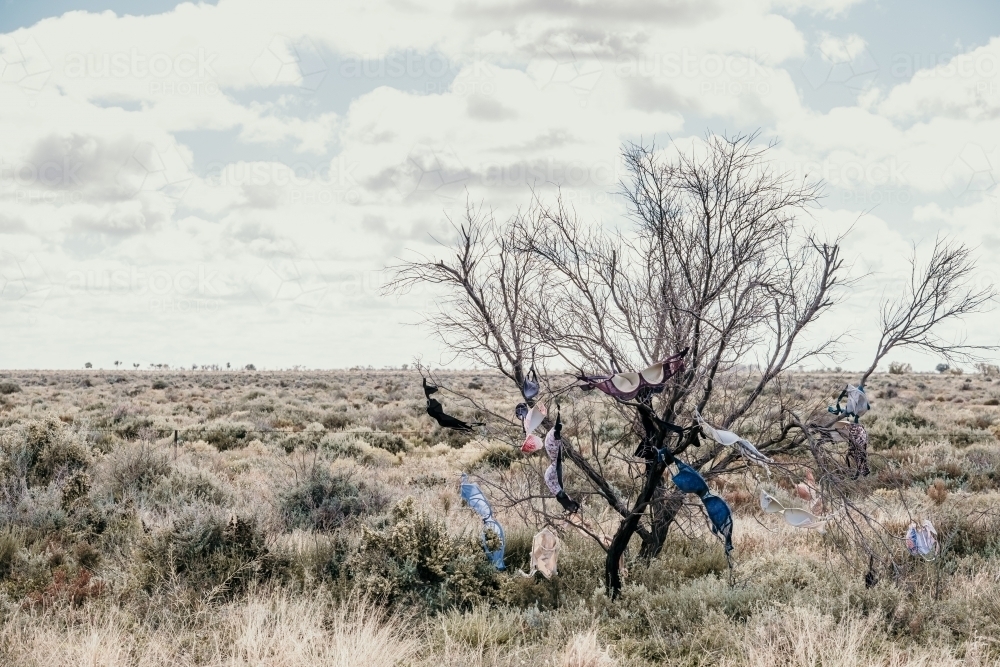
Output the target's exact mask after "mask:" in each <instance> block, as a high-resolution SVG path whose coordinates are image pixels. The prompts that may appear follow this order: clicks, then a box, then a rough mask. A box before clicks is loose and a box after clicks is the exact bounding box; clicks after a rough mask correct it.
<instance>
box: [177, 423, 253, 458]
mask: <svg viewBox="0 0 1000 667" xmlns="http://www.w3.org/2000/svg"><path fill="white" fill-rule="evenodd" d="M251 430H252V429H251V427H250V426H247V425H246V424H233V423H227V422H219V423H216V424H211V425H209V426H207V427H205V428H204V429H198V430H193V429H192V430H190V431H189V432H188V434H187V439H188V440H191V439H202V440H204V441H205V442H207V443H208V444H210V445H212V446H213V447H215V448H216V449H218V450H219V451H220V452H224V451H226V450H228V449H240V448H242V447H246V445H247V444H248V443H249V442H250V437H249V436H250V432H251Z"/></svg>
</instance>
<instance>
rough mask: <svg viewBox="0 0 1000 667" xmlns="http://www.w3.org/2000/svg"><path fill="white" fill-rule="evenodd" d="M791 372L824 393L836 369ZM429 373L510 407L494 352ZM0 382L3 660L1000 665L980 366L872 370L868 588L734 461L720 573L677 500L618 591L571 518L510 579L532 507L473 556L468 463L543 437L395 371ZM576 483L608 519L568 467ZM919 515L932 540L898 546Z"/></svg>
mask: <svg viewBox="0 0 1000 667" xmlns="http://www.w3.org/2000/svg"><path fill="white" fill-rule="evenodd" d="M789 377H790V378H791V382H792V383H793V384H794V385H795V386H796V388H797V390H798V391H799V392H801V393H802V394H805V395H807V396H809V397H814V398H815V401H816V404H817V405H825V404H826V403H831V402H832V401H833V399H834V398H835V397H836V394H837V393H839V391H840V389H841V388H842V387H843V385H844V384H845V383H847V382H848V381H850V380H851V379H852V377H853V376H852V375H849V374H847V373H834V372H825V373H797V374H795V373H793V374H791V375H790V376H789ZM439 379H441V380H442V381H443V382H442V383H443V384H444V385H446V386H448V387H452V388H454V389H455V390H456V391H458V390H460V391H461V393H464V394H467V395H469V396H470V397H472V398H475V399H476V400H477V402H479V403H481V404H484V405H488V406H490V409H491V410H493V411H494V412H496V413H497V414H500V415H506V414H508V413H511V412H512V409H513V404H514V403H515V402H516V400H517V399H516V398H515V397H514V394H513V392H512V391H510V388H511V387H510V385H509V383H507V384H505V383H504V382H503V381H501V379H500V378H497V377H495V376H493V375H490V374H488V373H483V372H480V373H476V372H472V371H469V372H451V373H445V374H442V375H440V376H439ZM0 392H2V393H0V471H2V494H3V495H2V496H0V618H2V623H0V663H2V664H4V665H12V666H13V665H18V666H20V665H25V666H27V665H37V666H46V667H48V666H55V665H94V666H97V665H101V666H124V665H135V666H136V667H147V666H149V667H152V666H154V665H156V666H160V665H164V666H166V665H172V666H173V665H177V666H181V665H183V666H187V665H220V666H221V665H261V666H263V665H275V666H288V667H291V666H298V665H303V666H305V665H343V666H347V665H351V666H352V667H367V666H369V665H370V666H375V665H379V666H381V665H435V666H436V667H445V666H452V665H453V666H455V667H458V666H462V667H466V666H471V665H476V666H478V665H491V666H492V665H497V666H499V665H504V666H508V665H510V666H516V665H553V666H555V665H561V666H566V667H585V666H587V667H597V666H605V665H607V666H610V665H623V666H624V665H647V664H666V665H707V664H713V665H736V664H759V665H764V664H767V665H803V666H805V665H894V666H895V665H899V666H902V665H928V666H929V665H987V664H998V663H1000V443H998V442H997V434H998V432H1000V431H998V425H1000V407H998V404H1000V379H997V378H994V377H988V376H984V375H982V374H965V375H957V374H950V373H949V374H940V375H939V374H918V373H907V374H899V375H889V374H884V373H880V374H877V375H875V376H873V378H872V381H871V383H870V386H869V394H870V395H871V396H872V402H873V406H874V407H873V409H872V412H871V413H870V414H869V415H868V416H866V417H865V420H864V421H865V422H866V424H867V425H868V430H869V433H870V437H871V443H870V459H871V461H870V462H871V467H872V475H871V476H870V478H869V480H870V481H869V482H868V483H869V484H871V487H870V489H869V491H870V497H871V498H875V499H879V502H880V505H879V506H880V508H881V510H880V514H879V515H878V516H879V520H880V522H881V524H882V527H883V528H884V531H885V534H886V535H888V536H890V537H889V539H891V540H893V542H892V544H893V545H894V546H893V547H892V548H893V549H895V550H896V551H897V552H898V558H897V559H896V561H895V562H898V563H903V564H904V566H902V567H898V568H897V571H895V572H891V573H882V575H881V576H880V578H879V581H878V582H877V583H875V585H873V586H871V587H866V585H865V581H864V577H865V570H864V569H863V568H861V569H858V568H857V567H854V566H853V565H852V563H853V562H854V561H852V560H850V559H849V558H845V554H844V552H843V550H842V548H841V546H842V545H839V544H838V541H837V534H836V531H823V532H821V531H815V530H804V529H798V528H794V527H792V526H789V525H786V524H784V523H783V522H780V521H778V520H775V519H776V517H775V516H774V515H765V514H763V513H762V512H761V510H760V507H759V506H758V504H757V493H758V491H759V488H761V487H762V486H763V487H764V488H767V489H769V490H770V491H771V492H773V493H774V494H776V495H778V496H779V497H780V498H782V500H783V501H784V502H788V503H792V504H794V502H795V498H794V493H793V492H792V491H793V489H792V487H789V486H788V485H787V484H784V488H783V483H782V482H781V481H780V480H778V479H770V477H769V476H768V475H766V474H764V473H763V472H762V471H760V470H756V469H752V470H748V471H747V473H746V474H745V475H744V477H743V480H742V482H741V483H733V482H732V481H731V480H730V481H727V483H726V485H725V488H716V489H714V490H715V491H716V492H717V493H719V494H720V495H722V496H723V497H724V498H725V499H726V500H727V501H728V502H729V504H730V505H731V506H732V507H733V508H734V513H735V517H734V518H735V533H734V544H735V550H734V552H733V568H732V570H730V568H729V567H728V566H727V562H726V559H725V558H724V554H723V550H722V546H721V544H720V543H719V541H718V540H717V539H716V538H715V537H714V536H713V535H712V534H711V533H710V531H709V529H708V526H707V523H706V522H705V521H704V519H703V518H701V515H700V514H699V513H698V509H697V508H696V507H693V508H691V510H690V512H691V514H690V520H689V521H687V522H686V523H684V524H678V526H677V529H676V530H673V531H672V533H671V536H670V537H669V539H668V543H667V545H666V547H665V548H664V550H663V552H662V553H661V554H660V556H659V557H658V558H656V559H653V560H652V561H651V562H643V561H641V560H640V559H639V558H638V555H637V554H636V553H635V550H634V549H633V550H631V551H630V552H629V554H628V555H627V559H628V562H627V567H628V577H627V579H626V581H625V587H624V590H623V594H622V596H621V598H620V599H618V600H616V601H611V600H609V599H608V598H607V597H606V595H605V592H604V585H603V565H604V552H603V551H602V549H601V548H600V546H599V545H598V544H597V543H596V542H595V541H593V540H588V539H585V538H584V537H582V536H580V535H579V534H577V533H576V532H575V531H573V530H572V529H570V527H569V526H567V525H565V524H560V525H555V526H554V527H553V528H554V529H555V530H557V531H558V532H559V534H560V537H561V545H560V553H559V563H558V572H559V573H558V574H557V575H556V576H554V577H553V578H552V579H550V580H547V579H545V578H543V577H542V576H541V575H539V574H535V575H533V576H531V577H529V576H525V575H524V574H523V573H522V572H521V571H523V572H526V571H528V569H529V559H530V549H531V539H532V535H533V534H534V533H535V532H536V531H537V530H538V529H539V528H540V526H538V525H530V524H529V523H528V522H527V521H526V520H525V518H524V515H523V514H521V513H519V512H517V511H515V509H505V508H503V507H501V506H498V507H497V508H496V509H497V516H498V518H499V520H500V521H501V523H502V524H503V525H504V527H505V529H506V534H507V558H506V561H507V570H506V571H505V572H496V571H494V570H493V569H492V567H490V565H489V563H488V561H487V560H486V558H485V556H484V554H483V551H482V548H481V546H480V543H479V539H480V538H479V533H480V530H481V524H480V523H479V521H478V518H477V517H476V516H475V515H474V514H473V513H472V512H471V511H470V510H469V509H468V508H467V507H465V506H463V503H462V501H461V499H460V496H459V493H458V483H459V477H460V475H461V473H463V472H465V473H470V474H472V475H479V476H482V477H483V478H484V479H485V480H490V479H497V478H498V477H501V476H503V475H506V474H512V473H513V472H514V471H517V470H518V469H519V468H523V467H528V468H531V469H535V468H537V470H538V471H539V472H540V471H541V470H542V469H543V468H544V466H545V465H547V460H545V459H544V453H543V455H542V456H541V457H539V456H538V455H535V456H534V457H529V456H526V455H523V454H521V453H520V452H518V451H516V450H515V449H514V448H512V447H510V446H509V445H508V444H506V443H504V442H499V441H497V440H495V439H489V438H487V437H485V436H483V435H481V434H477V435H473V436H468V435H461V434H459V435H456V434H454V433H451V432H446V431H442V430H441V429H439V428H438V427H437V426H436V425H434V423H433V422H432V421H431V420H430V419H429V418H428V417H427V415H426V414H425V413H424V397H423V394H422V392H421V389H420V376H419V375H418V374H417V373H416V372H414V371H412V370H409V371H407V370H382V371H372V370H367V371H366V370H352V371H328V372H318V371H317V372H290V371H289V372H281V371H269V372H247V371H240V372H221V371H134V372H132V371H130V372H112V371H51V372H50V371H32V372H27V371H5V372H2V373H0ZM444 400H445V402H446V405H449V404H450V405H451V406H453V407H454V408H455V411H456V412H457V414H459V416H463V417H465V418H468V419H473V418H475V416H476V415H475V412H474V411H471V410H469V409H466V408H464V407H462V403H461V402H460V401H458V400H457V399H456V398H452V397H450V396H449V397H447V398H445V399H444ZM567 413H568V411H567V410H566V409H565V408H564V415H565V414H567ZM567 421H569V420H567ZM567 429H568V431H569V435H570V436H572V429H573V425H572V424H571V423H568V425H567ZM175 431H176V437H175ZM566 487H567V488H568V490H570V492H571V493H575V494H576V495H577V496H578V497H580V498H581V499H582V501H583V504H584V514H585V515H587V516H588V517H589V518H590V520H591V521H593V522H594V523H596V524H600V525H605V526H607V527H609V528H613V526H614V524H615V523H616V521H615V519H614V518H613V517H612V516H610V514H609V512H608V510H607V507H606V505H604V506H602V502H601V499H600V498H599V497H596V496H593V495H588V494H587V487H586V484H585V483H584V481H583V480H582V479H581V478H580V477H579V476H578V475H577V473H576V471H575V470H574V469H573V468H572V466H568V467H567V472H566ZM489 488H490V487H488V486H484V490H486V492H487V494H488V495H489ZM498 505H499V504H498ZM923 518H928V519H931V520H932V521H933V522H934V524H935V526H936V527H937V530H938V535H939V541H940V544H941V553H940V555H939V556H938V557H937V558H936V559H935V560H933V561H924V560H922V559H919V558H914V557H911V556H909V555H908V554H906V553H905V547H904V544H903V540H902V536H903V534H904V532H905V530H906V527H907V525H908V524H909V522H910V521H911V520H916V519H923ZM918 522H919V521H918Z"/></svg>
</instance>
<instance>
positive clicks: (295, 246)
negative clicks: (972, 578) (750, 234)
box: [0, 0, 1000, 370]
mask: <svg viewBox="0 0 1000 667" xmlns="http://www.w3.org/2000/svg"><path fill="white" fill-rule="evenodd" d="M754 131H758V132H759V133H760V141H761V142H769V141H775V142H777V144H776V147H775V148H774V149H773V150H772V152H771V157H772V159H773V161H774V165H775V166H776V167H778V168H780V169H782V170H784V171H787V172H789V173H791V174H793V175H798V176H808V177H809V178H815V179H821V180H822V181H823V182H824V185H825V192H826V196H825V198H824V199H823V200H822V205H821V206H820V207H818V208H816V209H813V210H810V211H809V212H808V214H807V216H806V219H805V220H804V221H803V224H804V225H806V226H807V227H809V228H811V229H817V230H820V231H822V232H823V233H825V234H828V235H834V234H839V233H843V232H849V233H848V235H847V237H846V240H845V242H844V250H843V255H844V257H845V259H846V261H847V264H848V267H849V270H850V272H851V274H852V275H854V276H863V277H864V279H863V280H861V281H860V282H859V283H858V285H857V286H856V287H855V288H854V289H853V290H852V291H851V293H850V294H845V295H844V301H843V303H842V304H841V305H839V306H838V307H837V309H836V310H835V311H834V312H832V313H831V314H830V316H829V317H828V318H827V320H826V321H825V323H824V324H822V325H821V327H820V328H821V329H822V331H823V332H832V333H844V334H845V338H844V344H843V345H842V346H841V348H840V349H839V351H838V353H837V355H836V356H835V357H833V358H831V359H828V360H824V361H822V363H821V364H820V365H825V366H831V367H832V366H834V365H838V366H843V367H844V368H861V367H864V366H867V364H868V360H869V359H870V358H871V356H872V354H873V352H874V348H875V344H876V339H877V333H878V332H877V330H876V328H877V322H876V318H877V309H878V303H879V300H880V299H881V298H883V297H884V296H892V295H893V294H896V293H898V292H899V290H900V289H901V285H902V282H901V281H903V280H905V279H906V277H907V273H906V272H907V263H906V261H907V257H908V256H909V255H910V253H911V252H912V250H913V248H914V247H916V250H917V252H918V254H919V253H926V252H927V251H929V249H930V246H931V245H932V244H933V241H934V239H935V237H936V236H938V235H946V236H949V237H952V238H956V239H960V240H961V241H963V242H965V243H967V244H969V245H970V246H972V247H974V248H975V253H976V256H977V259H978V271H977V275H976V276H975V278H974V281H975V284H976V285H989V284H991V283H997V282H1000V226H998V215H1000V188H997V187H996V186H997V183H998V181H1000V3H995V2H985V1H983V2H972V1H965V2H961V1H959V2H951V3H941V2H929V1H925V0H918V1H911V2H905V3H904V2H902V1H901V0H900V1H896V0H886V1H882V2H877V1H876V2H872V1H866V0H817V1H815V2H809V1H807V0H747V1H743V0H725V1H724V0H715V1H712V0H708V1H705V0H678V1H674V2H648V1H647V0H641V1H640V0H623V1H619V2H606V1H600V2H598V1H595V0H514V1H506V2H498V1H495V0H455V1H449V0H437V1H433V2H428V1H426V0H405V1H401V0H389V1H386V0H358V1H354V0H338V1H337V2H325V1H322V0H283V1H282V2H263V1H261V0H219V2H217V3H211V4H210V3H201V4H191V3H182V4H178V3H176V2H172V1H169V0H151V1H148V2H136V1H134V0H133V1H130V2H125V1H124V0H118V1H113V2H112V1H105V2H99V1H93V2H84V1H77V0H48V1H45V2H38V1H35V2H30V1H27V0H0V368H81V367H83V365H84V364H85V363H87V362H90V363H92V364H93V365H94V367H98V368H112V367H114V366H113V364H114V362H115V361H119V362H122V363H123V364H124V365H125V367H129V368H130V367H133V365H135V364H138V365H139V367H142V368H146V367H148V366H149V364H152V363H167V364H170V365H171V366H173V367H184V366H190V365H192V364H198V365H203V364H219V365H225V364H226V363H231V364H232V365H233V366H243V365H245V364H248V363H253V364H254V365H255V366H257V367H258V368H290V367H295V366H301V367H304V368H346V367H352V366H369V365H370V366H374V367H376V368H380V367H384V366H399V365H401V364H405V363H413V362H414V360H417V359H419V360H421V361H423V362H424V363H431V364H434V365H438V364H441V363H444V362H448V361H449V357H448V355H447V354H446V351H444V350H443V349H441V346H440V344H439V343H437V342H436V341H435V340H434V339H433V338H432V337H431V336H430V335H429V332H428V331H427V330H426V329H425V328H423V327H421V326H419V322H420V320H421V318H422V316H423V314H425V313H426V312H427V311H428V309H429V308H431V307H433V300H434V294H433V293H430V292H426V291H424V292H422V291H416V292H414V293H411V294H408V295H405V296H403V297H395V296H384V295H383V294H382V290H381V288H382V286H383V285H384V283H385V281H386V276H387V273H386V267H387V266H389V265H391V264H392V263H393V262H395V261H397V260H398V258H401V257H410V256H413V253H417V252H424V253H434V252H436V250H435V245H434V244H435V239H447V238H449V234H450V229H451V228H450V226H449V218H454V217H455V216H457V215H461V212H462V210H463V207H464V205H465V203H466V201H467V199H468V200H471V201H474V202H483V203H485V204H486V205H487V206H488V207H489V208H492V209H493V210H494V211H495V213H496V215H497V217H499V218H503V217H506V216H508V215H510V214H512V213H513V212H514V211H515V210H516V209H517V207H519V206H524V205H525V204H527V203H528V202H529V200H530V197H531V188H534V189H535V190H536V191H537V192H538V193H539V194H540V196H542V197H543V198H544V197H552V196H554V194H555V192H556V191H557V189H561V191H562V193H563V197H564V198H565V199H566V200H567V201H569V202H570V203H572V204H573V205H574V206H575V208H576V210H577V211H578V213H579V214H580V215H581V217H584V218H586V219H588V220H590V221H592V222H593V224H596V225H608V226H614V225H623V224H626V223H625V222H624V215H623V214H624V208H623V206H622V204H621V202H620V200H619V199H618V198H616V197H615V196H614V191H615V190H616V183H617V181H618V179H619V178H620V176H621V166H620V162H619V152H620V149H621V146H622V144H623V142H627V141H651V140H655V141H656V142H657V143H658V144H660V145H670V144H671V143H672V142H674V143H676V144H677V145H679V146H686V145H690V144H691V142H693V141H696V140H698V138H700V137H704V136H705V134H706V133H707V132H715V133H730V134H732V133H738V132H754ZM997 331H1000V311H996V310H994V311H990V312H987V313H984V314H981V315H977V316H974V317H972V318H969V319H968V320H967V321H965V322H964V323H963V324H962V326H960V327H957V328H953V329H950V330H949V331H948V335H950V336H954V337H965V338H966V339H967V340H968V341H969V342H973V343H978V344H984V345H991V344H997V343H1000V336H998V334H997V333H996V332H997ZM887 361H901V362H910V363H912V364H913V365H914V367H915V368H917V369H918V370H930V369H931V368H933V366H934V365H935V364H936V363H937V362H938V361H939V360H938V359H935V358H933V357H928V356H926V355H921V354H918V353H915V352H912V351H900V352H899V353H895V354H893V355H891V358H890V359H887ZM458 365H461V364H460V363H459V364H458Z"/></svg>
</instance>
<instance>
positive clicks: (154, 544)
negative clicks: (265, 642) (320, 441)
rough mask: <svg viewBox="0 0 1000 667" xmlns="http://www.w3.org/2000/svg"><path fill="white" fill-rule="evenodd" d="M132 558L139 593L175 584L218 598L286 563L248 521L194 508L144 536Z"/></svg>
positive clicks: (263, 578) (215, 509)
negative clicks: (272, 551)
mask: <svg viewBox="0 0 1000 667" xmlns="http://www.w3.org/2000/svg"><path fill="white" fill-rule="evenodd" d="M136 556H137V559H136V565H135V567H136V569H137V572H136V581H137V582H138V583H139V585H140V587H141V588H142V589H143V590H146V591H147V592H152V591H154V590H156V589H157V588H158V587H160V586H162V585H164V584H166V583H168V582H169V583H181V584H183V585H186V586H187V587H189V589H191V590H192V591H195V592H197V593H198V594H199V595H207V596H209V597H219V598H228V597H231V596H232V595H233V594H235V593H238V592H240V591H242V590H245V589H246V587H247V586H248V585H250V584H251V583H252V582H255V581H256V582H261V581H266V580H269V579H271V578H273V577H274V576H275V575H277V574H280V573H281V572H282V571H283V569H284V567H285V565H287V563H286V562H285V561H284V559H281V558H278V557H277V556H275V555H274V554H272V553H271V551H270V550H269V549H268V547H267V545H266V544H265V540H264V532H263V531H262V530H261V528H260V526H259V525H258V524H257V522H256V521H255V520H254V519H252V518H248V517H241V516H238V515H233V514H229V513H228V512H227V511H225V510H223V509H221V508H218V507H213V506H206V505H200V504H197V505H188V506H187V507H184V508H183V509H182V510H181V512H180V513H179V514H178V515H177V516H175V517H174V518H173V520H172V522H171V523H170V525H169V526H167V527H165V528H161V529H159V530H154V531H151V532H149V533H148V534H146V535H144V537H143V539H142V540H141V542H140V544H139V546H138V548H137V549H136Z"/></svg>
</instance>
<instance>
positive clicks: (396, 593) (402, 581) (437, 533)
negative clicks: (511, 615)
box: [349, 498, 499, 610]
mask: <svg viewBox="0 0 1000 667" xmlns="http://www.w3.org/2000/svg"><path fill="white" fill-rule="evenodd" d="M349 569H350V572H351V576H352V577H353V579H354V582H355V585H356V586H357V587H358V588H360V589H361V590H362V591H363V592H365V593H366V594H368V595H371V596H373V597H375V598H377V599H380V600H383V601H385V602H387V603H389V604H404V605H405V604H422V605H424V606H426V607H427V608H429V609H431V610H441V609H446V608H449V607H472V606H474V605H476V604H478V603H481V602H484V601H488V600H490V599H491V598H494V597H495V596H496V595H497V592H498V590H499V581H498V577H497V572H496V570H495V569H494V568H493V565H492V564H491V563H490V562H489V560H488V559H487V558H486V554H485V553H484V551H483V545H482V543H481V542H480V538H479V535H463V536H459V537H453V536H451V535H449V534H448V530H447V528H446V526H445V525H444V522H442V521H440V520H438V519H434V518H433V517H431V516H430V515H429V514H427V513H426V512H421V511H419V510H417V509H416V508H415V507H414V503H413V499H412V498H407V499H406V500H404V501H402V502H401V503H399V504H398V505H397V506H396V507H395V508H394V509H393V511H392V517H391V521H390V523H389V525H388V526H386V527H385V528H384V529H382V530H373V529H371V528H369V527H367V526H366V527H364V529H363V534H362V537H361V544H360V546H359V548H358V551H357V553H356V554H354V556H352V558H351V560H350V562H349Z"/></svg>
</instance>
